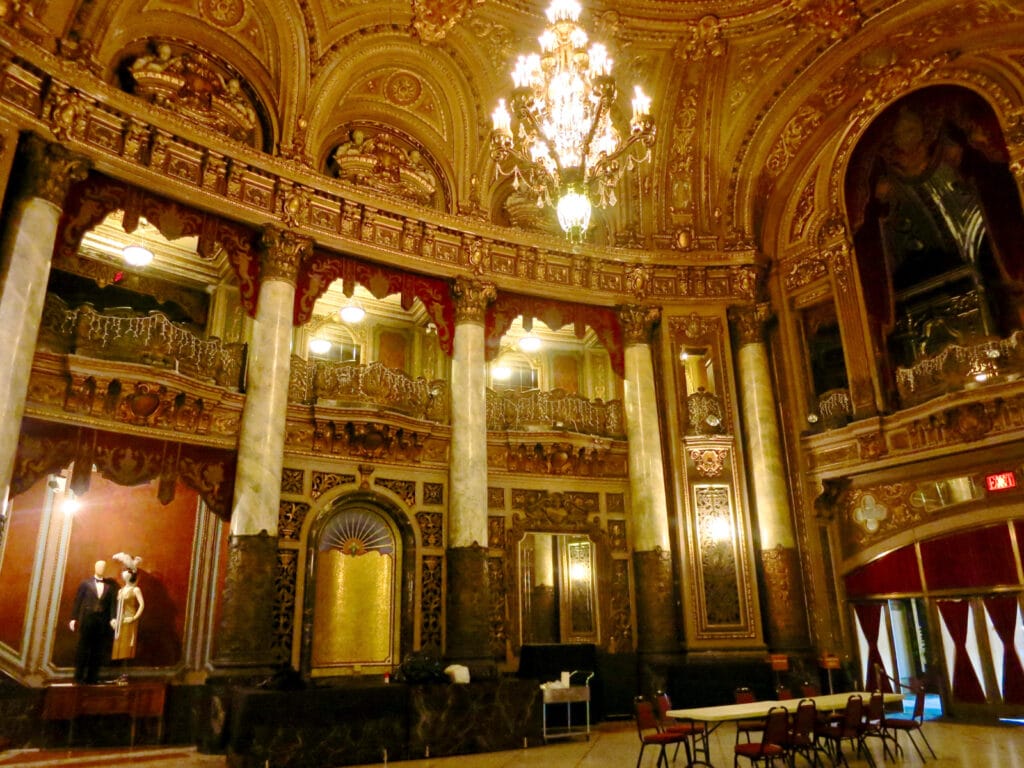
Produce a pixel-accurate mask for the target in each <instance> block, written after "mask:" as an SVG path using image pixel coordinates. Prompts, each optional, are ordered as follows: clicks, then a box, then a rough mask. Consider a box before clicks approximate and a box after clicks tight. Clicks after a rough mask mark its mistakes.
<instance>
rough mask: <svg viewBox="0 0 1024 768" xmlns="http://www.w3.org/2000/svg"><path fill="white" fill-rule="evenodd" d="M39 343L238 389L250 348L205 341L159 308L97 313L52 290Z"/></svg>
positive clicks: (52, 347) (43, 345) (54, 348)
mask: <svg viewBox="0 0 1024 768" xmlns="http://www.w3.org/2000/svg"><path fill="white" fill-rule="evenodd" d="M39 346H41V347H43V348H45V349H49V350H51V351H54V352H61V353H64V354H70V353H74V354H78V355H82V356H83V357H92V358H96V359H100V360H119V361H123V362H132V363H143V364H145V365H152V366H154V367H158V368H170V369H173V370H176V371H178V372H179V373H181V374H183V375H185V376H189V377H190V378H194V379H197V380H199V381H208V382H213V383H214V384H217V385H218V386H222V387H228V388H230V389H234V390H237V389H239V388H240V383H241V378H242V368H243V366H244V363H245V348H246V347H245V344H225V343H224V342H222V341H221V340H220V339H217V338H211V339H202V338H200V337H198V336H196V335H195V334H194V333H192V332H191V331H188V330H186V329H184V328H180V327H178V326H176V325H175V324H174V323H172V322H171V321H170V320H169V319H168V318H167V316H166V315H164V314H163V313H160V312H150V313H149V314H146V315H139V314H137V313H135V312H133V311H132V310H130V309H125V310H107V311H103V312H99V311H97V310H96V309H94V308H93V307H92V306H90V305H89V304H83V305H82V306H80V307H78V308H77V309H70V308H69V307H68V306H67V304H66V303H65V302H64V301H62V300H61V299H60V298H59V297H57V296H54V295H52V294H51V295H47V297H46V304H45V306H44V309H43V318H42V324H41V327H40V333H39Z"/></svg>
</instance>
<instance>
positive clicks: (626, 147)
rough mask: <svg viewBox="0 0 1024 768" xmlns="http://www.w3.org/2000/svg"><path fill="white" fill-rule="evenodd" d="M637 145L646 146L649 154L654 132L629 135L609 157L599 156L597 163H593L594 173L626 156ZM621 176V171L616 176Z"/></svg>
mask: <svg viewBox="0 0 1024 768" xmlns="http://www.w3.org/2000/svg"><path fill="white" fill-rule="evenodd" d="M638 143H640V144H643V145H644V146H646V147H647V151H648V152H649V151H650V148H651V145H652V144H653V143H654V132H653V131H644V132H636V133H632V134H630V136H629V138H628V139H626V140H625V141H623V142H622V145H621V146H620V147H619V148H618V149H617V150H615V151H614V152H612V153H611V154H610V155H603V156H601V157H600V158H599V159H598V160H597V162H595V163H594V171H595V172H596V171H598V170H600V169H603V168H605V167H606V166H608V165H609V164H611V163H614V162H616V161H617V160H619V158H621V157H622V156H623V155H625V154H627V153H628V152H629V151H630V149H632V148H633V146H635V145H636V144H638ZM621 174H622V171H621V170H620V171H619V174H618V175H621ZM593 175H595V176H597V175H600V174H598V173H594V174H593Z"/></svg>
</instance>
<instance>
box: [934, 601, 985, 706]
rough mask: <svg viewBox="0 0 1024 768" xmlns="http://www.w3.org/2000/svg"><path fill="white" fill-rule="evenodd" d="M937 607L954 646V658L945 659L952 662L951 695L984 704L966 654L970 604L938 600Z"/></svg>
mask: <svg viewBox="0 0 1024 768" xmlns="http://www.w3.org/2000/svg"><path fill="white" fill-rule="evenodd" d="M938 608H939V615H940V616H942V620H943V621H944V622H945V624H946V629H947V630H949V634H950V637H952V638H953V644H954V646H955V650H954V654H955V655H954V658H953V659H946V663H947V664H950V663H952V667H953V696H954V697H955V698H956V700H957V701H963V702H967V703H972V704H984V703H985V690H984V689H983V688H982V687H981V681H980V680H979V679H978V674H977V672H975V670H974V664H972V663H971V659H970V657H969V656H968V655H967V622H968V621H969V620H970V617H971V605H970V603H968V602H967V601H966V600H939V601H938Z"/></svg>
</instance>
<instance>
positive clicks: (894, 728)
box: [884, 685, 935, 763]
mask: <svg viewBox="0 0 1024 768" xmlns="http://www.w3.org/2000/svg"><path fill="white" fill-rule="evenodd" d="M884 723H885V725H884V727H885V732H886V733H887V734H891V735H892V741H893V744H895V745H896V749H897V750H901V749H903V747H901V746H900V742H899V738H898V737H899V735H900V734H901V733H905V734H907V738H908V739H910V743H911V744H913V745H914V749H916V750H917V754H918V756H919V757H920V758H921V762H922V763H923V762H924V753H923V752H922V751H921V747H919V746H918V745H917V740H916V739H915V738H914V734H915V733H918V734H920V735H921V738H922V739H924V743H925V746H926V747H928V751H929V752H931V753H932V757H935V750H934V749H932V745H931V744H929V743H928V739H927V738H926V737H925V735H924V731H923V730H921V725H922V724H923V723H924V686H923V685H921V686H918V688H917V693H916V694H915V695H914V713H913V714H912V715H911V716H910V717H888V716H886V718H885V721H884Z"/></svg>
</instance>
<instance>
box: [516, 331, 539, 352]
mask: <svg viewBox="0 0 1024 768" xmlns="http://www.w3.org/2000/svg"><path fill="white" fill-rule="evenodd" d="M519 349H520V350H522V351H523V352H526V353H531V352H536V351H537V350H538V349H540V339H539V338H538V337H536V336H534V335H533V334H532V333H528V334H526V335H525V336H523V338H521V339H520V340H519Z"/></svg>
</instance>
